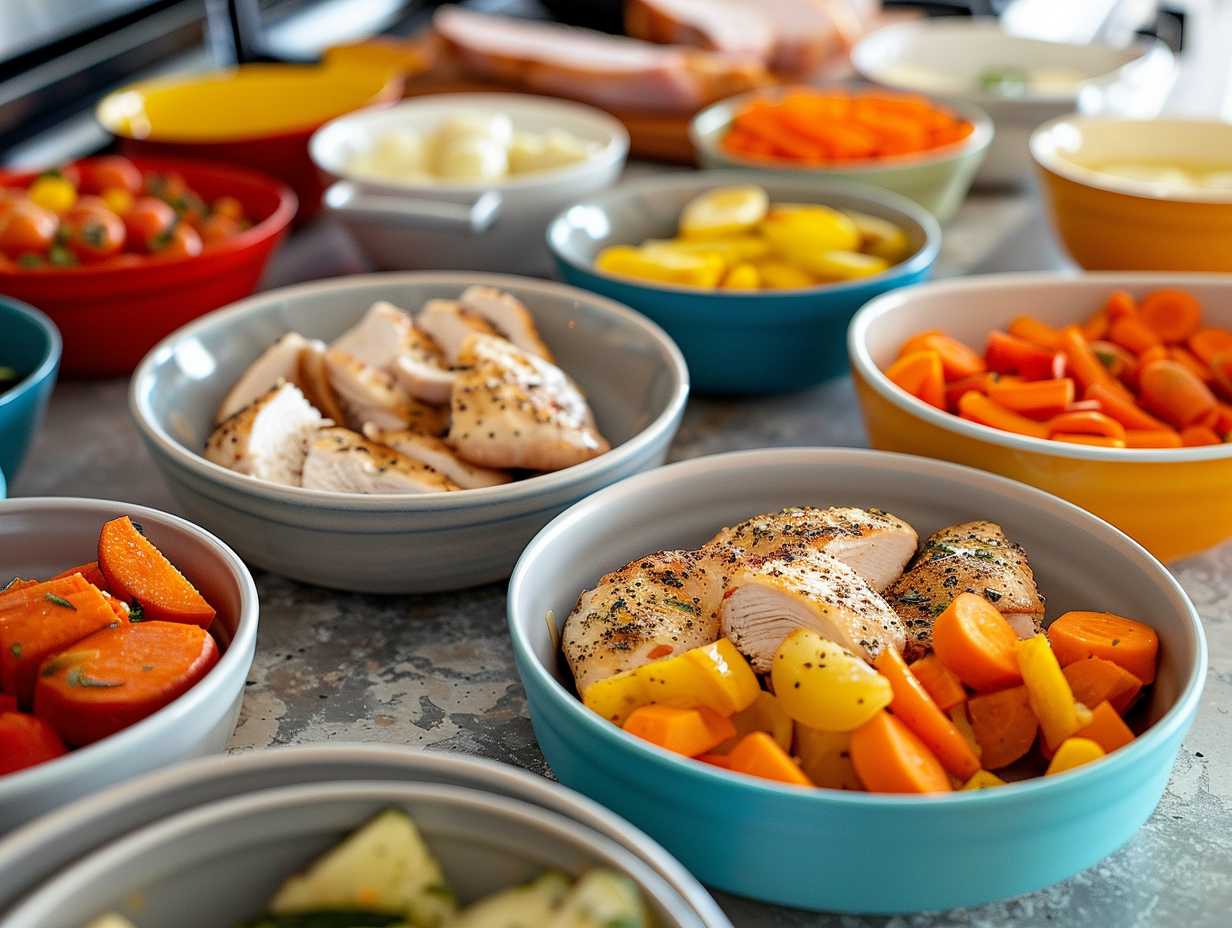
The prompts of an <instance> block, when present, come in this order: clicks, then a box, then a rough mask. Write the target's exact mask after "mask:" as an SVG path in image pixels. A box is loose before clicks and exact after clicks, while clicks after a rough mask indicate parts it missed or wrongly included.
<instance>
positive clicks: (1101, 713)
mask: <svg viewBox="0 0 1232 928" xmlns="http://www.w3.org/2000/svg"><path fill="white" fill-rule="evenodd" d="M1074 737H1075V738H1089V739H1090V740H1092V741H1094V742H1095V743H1096V744H1098V745H1099V746H1100V747H1101V748H1103V749H1104V753H1105V754H1111V753H1112V752H1113V751H1115V750H1116V749H1117V748H1123V747H1125V745H1127V744H1129V743H1130V742H1131V741H1133V740H1134V733H1133V732H1132V731H1131V730H1130V728H1129V726H1128V725H1126V724H1125V722H1124V721H1123V720H1122V719H1121V717H1120V716H1119V715H1117V712H1116V710H1115V709H1113V708H1112V706H1111V705H1109V704H1108V703H1106V702H1101V703H1100V704H1099V705H1098V706H1096V707H1095V708H1094V709H1092V710H1091V723H1090V724H1089V725H1087V726H1086V727H1085V728H1081V729H1079V730H1078V731H1077V732H1076V733H1075V734H1074Z"/></svg>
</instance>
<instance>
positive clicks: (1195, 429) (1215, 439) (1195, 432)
mask: <svg viewBox="0 0 1232 928" xmlns="http://www.w3.org/2000/svg"><path fill="white" fill-rule="evenodd" d="M1181 444H1182V445H1183V446H1184V447H1186V448H1201V447H1203V446H1205V445H1222V444H1223V439H1222V438H1220V437H1219V436H1218V435H1216V434H1215V430H1214V429H1212V428H1211V427H1210V426H1206V425H1191V426H1188V427H1186V428H1183V429H1181Z"/></svg>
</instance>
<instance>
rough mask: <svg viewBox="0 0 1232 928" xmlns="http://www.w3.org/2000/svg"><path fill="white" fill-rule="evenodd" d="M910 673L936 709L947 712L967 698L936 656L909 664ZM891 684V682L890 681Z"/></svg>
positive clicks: (955, 675) (952, 675)
mask: <svg viewBox="0 0 1232 928" xmlns="http://www.w3.org/2000/svg"><path fill="white" fill-rule="evenodd" d="M911 672H912V673H913V674H915V678H916V679H917V680H919V681H920V685H921V686H923V687H924V689H925V690H926V691H927V693H928V695H929V696H930V697H932V701H933V702H935V703H936V704H937V708H938V709H941V710H942V711H943V712H948V711H950V709H952V708H953V707H954V706H956V705H958V704H959V703H960V702H962V701H963V700H964V699H966V698H967V691H966V690H964V689H963V685H962V681H961V680H959V679H958V675H957V674H955V673H954V671H952V670H950V668H949V667H946V666H945V664H943V663H941V659H940V658H939V657H937V655H936V654H929V655H927V656H926V657H921V658H920V659H919V660H918V661H914V662H913V663H912V664H911ZM891 682H892V681H891Z"/></svg>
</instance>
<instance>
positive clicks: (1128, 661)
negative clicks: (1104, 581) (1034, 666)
mask: <svg viewBox="0 0 1232 928" xmlns="http://www.w3.org/2000/svg"><path fill="white" fill-rule="evenodd" d="M1048 640H1049V641H1050V642H1051V643H1052V649H1053V651H1054V652H1055V653H1056V655H1057V659H1058V660H1059V661H1060V662H1061V663H1062V664H1066V665H1068V664H1072V663H1073V662H1074V661H1079V660H1082V659H1084V658H1087V657H1102V658H1103V659H1104V660H1108V661H1112V662H1113V663H1114V664H1117V665H1118V666H1120V667H1123V668H1125V669H1126V670H1128V671H1129V672H1130V673H1132V674H1133V675H1134V676H1135V677H1137V678H1138V679H1139V680H1141V681H1142V684H1143V685H1144V686H1146V685H1148V684H1150V683H1152V682H1153V681H1154V680H1155V659H1156V656H1157V655H1158V653H1159V636H1158V635H1156V634H1155V629H1153V628H1151V627H1150V626H1149V625H1145V624H1143V623H1142V622H1135V621H1134V620H1133V619H1126V618H1124V617H1122V616H1119V615H1113V614H1112V613H1109V612H1067V613H1065V615H1063V616H1061V617H1060V618H1059V619H1057V620H1056V621H1055V622H1053V623H1052V624H1051V625H1050V626H1048Z"/></svg>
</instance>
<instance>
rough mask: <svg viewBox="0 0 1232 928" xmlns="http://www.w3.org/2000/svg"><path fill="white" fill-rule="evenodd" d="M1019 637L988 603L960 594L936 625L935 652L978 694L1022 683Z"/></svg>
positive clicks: (934, 634)
mask: <svg viewBox="0 0 1232 928" xmlns="http://www.w3.org/2000/svg"><path fill="white" fill-rule="evenodd" d="M1017 641H1018V636H1017V635H1016V634H1014V629H1013V628H1011V627H1010V624H1009V623H1008V622H1007V621H1005V617H1004V616H1003V615H1001V613H1000V612H998V611H997V609H996V607H995V606H993V605H992V604H991V603H990V602H988V600H986V599H984V597H982V596H976V595H975V594H974V593H959V594H958V596H956V597H955V598H954V599H953V601H952V602H951V603H950V604H949V605H948V606H947V607H946V608H945V610H944V611H943V612H942V613H941V614H940V615H939V616H937V620H936V621H935V622H934V623H933V651H934V652H935V653H936V655H937V657H938V659H939V660H940V661H941V663H943V664H945V666H946V667H948V668H950V670H952V671H954V673H955V675H957V677H958V678H959V679H960V680H962V681H963V683H965V684H967V686H969V687H971V688H972V689H976V690H997V689H1003V688H1004V687H1007V686H1015V685H1017V684H1018V683H1021V682H1022V674H1021V673H1020V672H1019V670H1018V659H1017V656H1016V652H1015V647H1016V645H1017Z"/></svg>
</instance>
